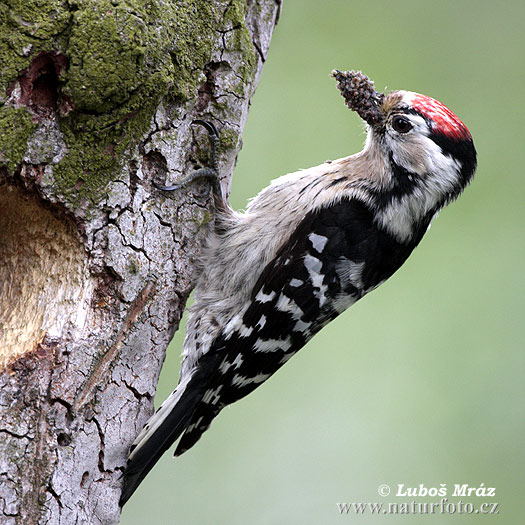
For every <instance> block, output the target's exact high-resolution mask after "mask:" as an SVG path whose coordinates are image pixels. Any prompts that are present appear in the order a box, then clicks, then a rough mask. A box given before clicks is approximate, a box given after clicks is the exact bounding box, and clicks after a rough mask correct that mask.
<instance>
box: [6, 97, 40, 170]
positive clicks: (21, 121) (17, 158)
mask: <svg viewBox="0 0 525 525" xmlns="http://www.w3.org/2000/svg"><path fill="white" fill-rule="evenodd" d="M35 127H36V124H34V122H33V120H32V118H31V114H30V113H29V111H28V110H27V109H26V108H13V107H9V106H4V107H2V108H0V166H6V167H7V168H8V169H9V171H13V170H14V169H15V167H16V166H17V165H18V164H19V163H20V162H22V158H23V157H24V153H25V151H26V148H27V140H28V139H29V137H30V136H31V133H32V132H33V130H34V129H35Z"/></svg>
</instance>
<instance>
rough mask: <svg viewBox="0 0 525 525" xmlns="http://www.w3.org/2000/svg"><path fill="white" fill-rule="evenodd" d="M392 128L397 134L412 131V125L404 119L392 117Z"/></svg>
mask: <svg viewBox="0 0 525 525" xmlns="http://www.w3.org/2000/svg"><path fill="white" fill-rule="evenodd" d="M392 127H393V128H394V130H395V131H397V132H398V133H408V132H409V131H410V130H411V129H412V124H411V123H410V120H408V119H407V118H406V117H394V118H393V119H392Z"/></svg>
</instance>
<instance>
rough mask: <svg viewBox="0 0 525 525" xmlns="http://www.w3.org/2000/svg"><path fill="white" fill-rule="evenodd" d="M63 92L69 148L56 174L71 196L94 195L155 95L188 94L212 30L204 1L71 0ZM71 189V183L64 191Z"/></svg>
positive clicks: (144, 122) (146, 117)
mask: <svg viewBox="0 0 525 525" xmlns="http://www.w3.org/2000/svg"><path fill="white" fill-rule="evenodd" d="M78 6H79V9H78V10H77V11H76V12H75V14H74V16H73V22H72V28H71V35H70V38H69V44H68V51H67V54H68V57H69V61H70V62H69V69H68V71H67V74H66V75H65V79H64V87H63V92H64V93H65V94H67V95H68V96H69V97H71V100H72V101H73V105H74V108H75V109H74V111H73V113H72V114H70V115H69V116H68V117H67V118H66V119H64V120H63V122H62V123H61V127H62V130H63V131H64V133H65V136H66V142H67V144H68V148H69V153H68V155H67V156H66V157H65V158H64V159H63V160H62V162H61V163H60V164H59V165H58V166H57V167H56V168H55V177H56V180H57V182H58V184H59V186H60V188H61V189H62V191H63V192H64V193H65V194H66V195H68V194H69V195H70V196H71V197H72V198H74V199H75V200H77V199H79V198H84V199H85V198H87V199H88V200H90V201H92V202H96V201H97V200H98V199H99V198H100V197H101V195H100V193H101V189H103V188H104V186H105V185H106V184H107V182H108V181H109V180H111V178H112V177H113V176H114V174H115V173H116V172H117V171H118V168H119V166H120V165H121V163H122V160H123V157H124V156H125V154H126V153H127V152H128V151H130V148H131V147H132V146H134V145H135V144H136V143H137V142H138V141H139V140H140V139H141V138H142V137H143V135H144V134H145V133H146V132H147V130H148V129H149V127H150V123H151V118H152V117H153V115H154V113H155V110H156V109H157V107H158V105H159V102H160V100H161V99H163V98H165V99H166V98H167V99H170V98H177V97H178V98H180V99H184V98H187V97H189V96H190V95H191V94H192V93H193V92H194V91H195V88H196V87H197V84H198V81H199V71H201V70H202V68H203V67H204V64H205V63H206V61H207V60H209V57H210V54H211V51H212V46H213V42H214V40H215V38H216V37H217V35H216V34H215V33H214V31H213V27H214V25H215V24H216V20H217V16H218V13H217V12H216V7H215V3H212V2H196V1H193V2H190V1H187V2H177V3H176V4H173V3H166V2H160V1H158V0H157V1H151V2H147V3H145V2H142V1H137V0H126V1H124V0H111V1H110V0H96V1H95V0H91V1H87V2H79V3H78ZM72 190H73V191H72Z"/></svg>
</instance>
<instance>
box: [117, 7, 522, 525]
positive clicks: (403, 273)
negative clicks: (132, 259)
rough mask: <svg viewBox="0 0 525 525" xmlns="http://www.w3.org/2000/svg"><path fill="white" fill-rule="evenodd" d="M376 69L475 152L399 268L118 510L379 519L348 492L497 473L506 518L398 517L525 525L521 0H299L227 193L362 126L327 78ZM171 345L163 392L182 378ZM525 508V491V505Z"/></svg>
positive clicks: (181, 515) (476, 479)
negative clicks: (445, 120)
mask: <svg viewBox="0 0 525 525" xmlns="http://www.w3.org/2000/svg"><path fill="white" fill-rule="evenodd" d="M332 68H340V69H362V70H363V71H364V72H366V73H367V74H368V75H369V76H370V77H371V78H372V79H374V80H375V82H376V86H377V87H378V88H379V89H380V90H381V89H382V88H384V87H386V88H387V89H408V90H412V91H418V92H421V93H425V94H428V95H430V96H432V97H434V98H437V99H438V100H440V101H441V102H443V103H444V104H446V105H447V106H449V107H450V108H451V109H452V110H453V111H454V112H456V113H457V114H458V116H459V117H460V118H461V119H462V120H463V121H464V122H465V123H466V124H467V126H468V127H469V129H470V131H471V133H472V135H473V137H474V141H475V144H476V147H477V149H478V155H479V157H478V159H479V168H478V171H477V175H476V177H475V179H474V181H473V183H472V185H471V186H470V187H469V188H468V189H467V191H466V192H465V194H464V195H463V196H462V197H461V198H460V199H459V201H458V202H456V203H454V204H452V205H451V206H450V207H449V208H447V209H446V210H444V211H443V212H442V214H441V216H440V217H439V218H438V219H437V220H436V221H435V222H434V224H433V226H432V229H431V230H430V231H429V232H428V234H427V235H426V238H425V239H424V241H423V242H422V244H421V246H420V247H418V248H417V250H416V251H415V253H414V254H413V255H412V256H411V258H410V259H409V260H408V262H407V263H406V264H405V265H404V266H403V267H402V269H401V270H400V271H399V272H398V273H397V274H396V275H395V276H394V277H393V278H392V279H391V280H390V281H388V282H387V283H386V284H384V285H383V286H381V287H380V288H379V289H378V290H377V291H375V292H374V293H372V294H370V295H369V296H367V297H366V298H365V299H364V300H362V301H361V302H360V303H358V304H356V305H355V306H353V307H352V308H351V309H350V310H348V311H347V312H346V313H345V314H343V315H342V316H340V317H339V318H338V319H337V320H336V321H335V322H333V323H332V324H330V325H329V326H328V327H327V328H325V329H324V330H323V331H322V333H320V334H319V335H318V336H316V337H315V338H314V340H313V341H312V342H311V343H310V344H309V345H308V346H307V347H306V348H305V349H303V350H302V351H301V352H300V353H299V354H298V355H297V356H295V357H294V358H293V360H292V361H291V363H290V364H288V365H286V366H285V367H284V368H283V369H282V370H280V371H279V373H277V374H276V375H275V376H274V377H272V378H271V379H270V380H269V381H268V382H267V383H265V384H264V385H263V386H262V387H261V388H259V389H257V390H256V391H255V392H254V393H253V394H251V395H250V396H248V397H247V398H245V399H244V400H242V401H241V402H239V403H237V404H235V405H233V406H232V407H230V408H227V409H225V410H224V411H223V412H222V413H221V415H220V417H219V418H218V419H217V420H216V421H215V422H214V424H213V425H212V427H211V429H210V430H209V431H208V432H207V433H206V434H205V435H204V437H203V439H202V440H201V441H200V442H199V443H198V445H197V446H195V447H194V448H193V449H191V450H190V451H189V452H188V453H186V454H185V455H183V456H182V457H180V458H178V459H177V460H174V459H173V458H172V457H171V455H170V454H166V455H165V456H164V458H163V459H162V460H161V461H160V463H159V464H158V465H157V467H156V468H155V469H154V470H153V472H152V473H151V474H150V475H149V476H148V477H147V479H146V480H145V482H144V483H143V484H142V486H141V487H140V488H139V490H138V491H137V493H136V495H135V496H134V497H133V498H132V500H131V501H130V502H129V503H128V505H127V506H126V508H125V510H124V513H123V516H122V523H123V524H124V525H134V524H143V523H159V524H164V523H166V524H199V525H200V524H232V525H233V524H247V523H249V524H274V523H275V524H282V523H287V524H288V523H290V524H296V523H297V524H299V523H300V524H332V523H333V524H336V523H360V524H367V523H376V522H377V519H378V518H377V517H376V516H371V515H370V514H369V513H367V514H366V515H362V516H359V517H358V516H355V515H353V514H348V515H340V514H339V512H338V509H337V506H336V503H341V502H375V501H380V502H383V503H386V504H387V503H389V502H397V503H401V502H403V501H405V502H406V501H408V502H410V501H412V499H415V500H416V501H426V502H437V501H439V498H429V497H426V498H400V497H397V498H396V497H395V496H394V495H391V496H389V497H386V498H385V497H381V496H379V495H378V492H377V490H378V486H379V485H381V484H385V483H386V484H389V485H390V486H391V487H392V489H393V491H394V492H395V490H396V486H397V484H398V483H403V484H405V486H410V487H413V486H416V487H417V486H418V485H419V484H420V483H422V484H424V485H425V486H426V487H438V488H439V484H440V483H446V484H447V486H448V489H449V492H448V499H449V500H450V501H453V502H457V500H458V498H454V497H452V491H453V486H454V484H455V483H460V484H463V483H468V484H470V485H472V486H475V487H478V486H479V485H480V484H482V483H484V486H486V487H495V488H496V496H495V497H494V498H463V501H470V502H472V503H474V504H475V505H479V504H480V503H481V502H483V501H495V502H498V503H499V512H500V513H499V515H496V516H483V517H482V518H481V517H479V515H478V516H477V515H475V514H473V515H471V516H468V515H466V514H463V515H461V516H460V515H458V514H457V513H456V514H455V515H450V516H447V515H440V514H435V515H427V516H418V517H413V516H410V517H408V518H407V517H406V516H397V517H396V516H384V518H383V520H381V521H384V522H385V523H407V522H410V523H458V524H459V523H461V524H464V523H478V522H480V520H483V522H484V523H485V522H487V523H488V522H490V523H492V522H498V523H505V524H518V523H524V522H525V520H524V518H523V515H524V512H525V509H523V499H524V498H523V491H524V488H525V483H524V474H525V461H524V458H525V438H524V435H525V417H524V416H525V413H524V401H523V400H524V387H523V385H524V380H523V372H524V369H525V366H524V364H525V363H524V356H523V346H524V335H525V333H524V332H525V330H524V313H525V308H524V306H525V301H524V292H525V286H524V284H525V279H524V271H523V261H524V255H525V249H524V248H525V242H524V233H525V232H524V220H523V219H524V214H523V193H524V191H525V172H524V169H523V167H524V166H525V155H524V150H525V148H524V144H523V142H524V141H523V139H524V133H523V116H524V111H523V107H524V106H523V98H524V97H523V95H524V80H525V78H524V76H525V75H524V71H525V2H523V1H502V2H499V3H494V2H491V1H473V0H470V1H459V2H458V1H441V2H424V1H423V2H422V1H410V0H402V1H397V2H386V1H382V2H370V1H369V2H365V1H342V0H341V1H336V0H329V1H327V0H324V1H322V2H321V1H316V0H285V2H284V7H283V11H282V15H281V19H280V21H279V24H278V26H277V28H276V30H275V33H274V37H273V41H272V44H271V48H270V53H269V57H268V60H267V63H266V65H265V67H264V70H263V74H262V78H261V81H260V84H259V88H258V90H257V92H256V94H255V97H254V99H253V105H252V109H251V112H250V116H249V119H248V123H247V126H246V131H245V133H244V148H243V150H242V152H241V153H240V155H239V161H238V165H237V168H236V171H235V174H234V177H233V183H232V195H231V202H232V204H233V206H234V207H235V208H243V207H244V206H245V205H246V201H247V199H248V198H249V197H251V196H253V195H255V194H256V193H257V192H258V191H259V190H260V189H261V188H263V187H264V186H266V185H267V184H268V183H269V181H270V180H272V179H274V178H276V177H278V176H280V175H282V174H284V173H287V172H290V171H296V170H297V169H299V168H306V167H310V166H313V165H316V164H320V163H322V162H324V161H325V160H326V159H335V158H339V157H343V156H346V155H349V154H351V153H355V152H357V151H359V150H360V149H361V147H362V144H363V141H364V133H363V127H362V125H361V123H360V121H359V118H358V117H357V116H356V115H354V114H353V113H351V112H350V111H348V110H347V109H346V107H345V106H344V103H343V100H342V98H341V96H340V95H339V92H338V90H337V89H336V87H335V82H334V80H333V79H331V78H330V77H329V73H330V71H331V69H332ZM182 340H183V333H182V331H181V332H179V333H178V334H177V335H176V337H175V339H174V341H173V343H172V344H171V346H170V348H169V350H168V356H167V359H166V364H165V366H164V369H163V371H162V375H161V379H160V383H159V389H158V395H157V399H156V401H157V404H158V403H160V402H161V401H162V400H163V399H164V398H165V397H166V396H167V395H168V394H169V392H170V391H171V389H172V388H173V387H174V386H175V384H176V382H177V378H178V367H179V363H180V357H179V355H180V348H181V344H182ZM520 507H521V508H520Z"/></svg>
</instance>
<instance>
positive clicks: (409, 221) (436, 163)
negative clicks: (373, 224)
mask: <svg viewBox="0 0 525 525" xmlns="http://www.w3.org/2000/svg"><path fill="white" fill-rule="evenodd" d="M417 119H420V120H422V119H421V117H417ZM415 129H416V128H415ZM417 131H418V137H417V140H416V139H414V140H413V141H408V140H407V141H403V140H394V138H393V137H389V141H388V143H389V147H390V148H391V150H392V158H393V160H394V162H395V163H396V164H397V165H398V166H400V167H402V168H403V169H405V170H407V171H409V172H412V174H413V175H412V176H413V179H412V181H413V182H414V188H413V190H412V192H411V193H410V194H408V195H403V196H402V197H399V198H397V199H396V198H394V199H393V200H392V202H390V203H389V204H388V205H387V206H385V207H384V208H383V209H381V210H380V211H379V213H378V214H377V219H378V222H379V224H381V226H383V227H384V228H385V229H386V230H387V231H389V232H390V233H391V234H392V235H394V236H395V237H396V238H397V239H398V240H399V241H401V242H405V241H407V240H409V239H410V238H411V236H412V233H413V228H414V224H415V223H417V222H418V221H420V220H421V219H422V218H423V217H425V215H427V213H428V212H429V211H431V210H432V209H434V208H435V207H436V206H439V204H440V203H444V202H445V200H446V197H447V195H449V194H451V193H453V191H454V188H455V187H456V185H457V184H458V181H459V173H460V171H461V167H462V166H461V163H460V162H459V161H457V160H456V159H454V158H453V157H451V156H449V155H445V154H444V153H443V151H442V149H441V148H440V147H439V146H438V145H437V144H436V143H435V142H434V141H433V140H432V139H431V138H430V137H428V128H427V127H426V124H425V128H424V129H423V128H421V129H420V127H419V123H418V130H417ZM415 151H419V152H420V154H419V155H417V154H415V153H414V152H415ZM414 159H416V160H414Z"/></svg>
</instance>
